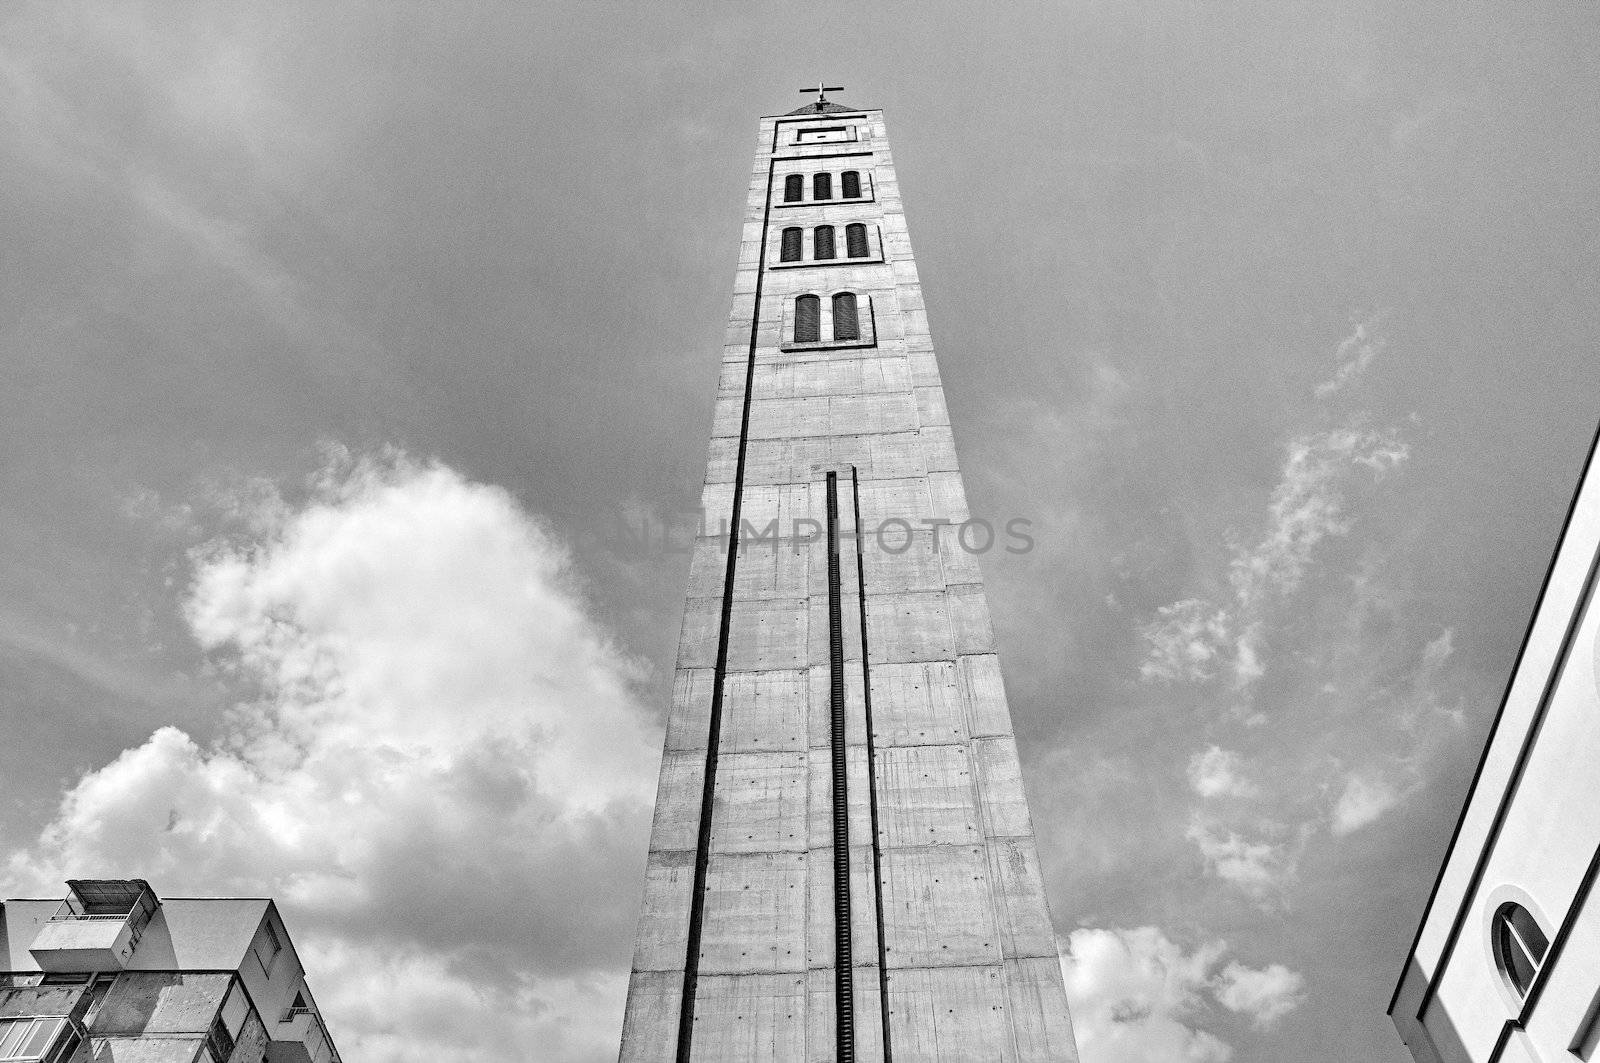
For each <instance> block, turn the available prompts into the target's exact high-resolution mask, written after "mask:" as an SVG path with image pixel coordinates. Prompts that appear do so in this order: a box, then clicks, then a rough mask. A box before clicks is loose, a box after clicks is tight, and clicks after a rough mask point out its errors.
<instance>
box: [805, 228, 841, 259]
mask: <svg viewBox="0 0 1600 1063" xmlns="http://www.w3.org/2000/svg"><path fill="white" fill-rule="evenodd" d="M834 234H835V229H834V227H833V226H832V225H818V226H817V227H816V228H814V229H812V230H811V261H813V262H833V261H835V260H836V259H838V257H839V242H838V241H837V240H836V239H834ZM824 242H826V243H827V253H826V254H824V253H823V243H824Z"/></svg>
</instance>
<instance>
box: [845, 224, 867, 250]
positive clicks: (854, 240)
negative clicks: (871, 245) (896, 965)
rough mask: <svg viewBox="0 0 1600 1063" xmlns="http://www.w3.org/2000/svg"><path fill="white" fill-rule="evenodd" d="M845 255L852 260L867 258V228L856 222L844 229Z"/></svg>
mask: <svg viewBox="0 0 1600 1063" xmlns="http://www.w3.org/2000/svg"><path fill="white" fill-rule="evenodd" d="M844 253H845V254H847V255H849V256H850V257H851V258H866V257H867V254H868V251H867V227H866V226H865V225H862V224H861V223H860V222H855V223H852V224H850V225H846V226H845V227H844Z"/></svg>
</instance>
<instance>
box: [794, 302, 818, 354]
mask: <svg viewBox="0 0 1600 1063" xmlns="http://www.w3.org/2000/svg"><path fill="white" fill-rule="evenodd" d="M821 339H822V300H821V299H819V298H817V297H816V296H815V295H802V296H801V297H800V298H798V299H796V300H795V301H794V341H795V342H796V343H817V342H820V341H821Z"/></svg>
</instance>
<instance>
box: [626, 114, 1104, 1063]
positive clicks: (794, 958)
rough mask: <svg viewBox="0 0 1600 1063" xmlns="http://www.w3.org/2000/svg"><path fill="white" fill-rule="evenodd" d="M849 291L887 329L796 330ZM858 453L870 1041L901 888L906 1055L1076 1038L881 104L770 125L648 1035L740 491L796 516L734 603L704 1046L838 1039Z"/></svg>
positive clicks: (667, 1010)
mask: <svg viewBox="0 0 1600 1063" xmlns="http://www.w3.org/2000/svg"><path fill="white" fill-rule="evenodd" d="M819 121H820V123H821V124H827V125H835V124H850V125H853V126H855V127H856V130H857V138H856V139H855V140H853V141H849V142H843V143H835V144H822V145H807V146H797V145H795V144H793V143H792V130H793V129H795V128H796V127H797V126H799V125H815V124H818V122H819ZM847 169H855V170H858V171H860V172H861V173H862V175H863V184H864V189H863V191H864V193H866V194H865V195H864V196H863V197H862V198H861V199H860V200H857V201H850V202H843V203H841V202H821V203H819V202H809V201H808V202H805V203H802V204H798V205H795V204H784V203H782V195H783V177H784V175H786V174H788V173H802V174H805V175H807V181H806V186H807V195H808V198H809V195H810V175H811V174H813V173H815V172H817V171H819V170H827V171H830V172H832V173H834V174H835V181H834V190H835V194H836V195H837V194H838V192H839V181H838V178H837V175H838V174H839V173H840V172H842V171H844V170H847ZM769 189H770V200H769ZM852 222H861V223H863V224H866V225H867V226H868V227H869V230H870V231H871V233H872V237H871V244H872V252H873V257H872V258H869V259H868V260H859V259H858V260H850V259H848V258H844V257H842V256H843V255H844V250H845V249H844V243H843V230H844V226H845V225H847V224H849V223H852ZM819 224H831V225H834V226H836V227H837V229H838V233H839V254H840V256H841V257H840V258H838V259H836V260H833V261H832V262H821V263H819V262H808V263H805V264H803V265H801V266H798V267H796V266H794V265H793V264H786V266H785V268H781V269H775V268H770V267H771V264H772V263H775V262H776V256H777V250H776V245H777V240H778V234H779V233H780V232H781V230H782V229H784V228H786V227H790V226H798V227H801V228H804V229H806V230H807V253H808V255H809V236H810V230H811V229H812V228H814V227H815V226H816V225H819ZM769 230H770V233H769V235H768V239H767V243H766V249H765V251H763V246H762V244H763V235H764V233H768V232H769ZM880 250H881V260H874V259H877V258H878V257H879V252H880ZM764 264H765V266H766V267H767V268H763V267H764ZM758 281H759V289H760V298H759V303H758V300H757V288H758ZM842 290H849V291H852V292H855V293H857V295H858V306H859V309H860V312H861V313H862V314H863V316H865V315H866V314H867V312H868V308H869V306H870V312H871V322H870V324H871V325H872V326H873V327H872V328H870V329H869V328H865V327H864V328H863V334H862V338H861V339H860V340H858V341H843V342H833V341H831V332H830V331H829V330H828V329H827V325H828V321H827V320H826V318H825V320H824V322H823V324H824V331H823V335H822V341H821V342H819V343H816V344H796V343H794V342H793V341H794V331H793V324H792V317H793V314H792V308H793V301H794V299H795V297H796V296H798V295H800V294H805V293H812V294H817V295H819V296H821V297H822V299H823V303H824V306H825V308H826V307H827V306H828V305H829V297H830V296H831V294H832V293H835V292H838V291H842ZM863 324H864V325H866V324H868V323H867V322H863ZM752 332H753V334H754V337H755V350H754V358H753V365H752V360H751V339H752ZM747 399H748V411H749V421H748V425H745V424H744V421H743V418H744V414H745V410H746V407H747ZM741 450H742V452H743V456H744V468H743V476H742V478H741V477H740V476H739V474H738V470H739V456H740V453H741ZM852 468H853V469H854V471H855V475H856V476H857V477H859V481H860V491H859V498H857V496H856V495H855V494H854V493H853V492H852V489H851V484H852ZM829 471H834V472H836V473H837V474H838V475H839V478H840V479H839V501H840V507H841V512H840V515H839V516H840V522H841V529H842V533H843V536H844V538H843V546H844V550H843V553H842V556H841V576H842V580H841V584H842V591H843V594H842V596H841V605H842V611H841V619H842V621H843V629H844V630H843V634H844V651H845V659H846V667H845V695H846V705H847V727H846V736H847V747H848V748H847V753H848V756H847V763H848V771H847V777H848V800H849V803H850V808H849V837H850V846H851V847H850V858H849V868H850V882H851V888H850V897H851V909H852V919H851V933H852V938H853V955H852V959H853V963H852V967H853V971H852V974H853V980H854V983H855V994H854V1001H855V1029H856V1042H857V1058H858V1059H879V1058H882V1044H881V1042H882V1036H881V1030H882V1028H883V1019H884V1016H883V1013H882V1010H881V995H880V989H879V987H880V982H879V947H878V946H879V927H878V923H877V908H878V896H877V894H878V893H879V892H880V891H881V900H882V909H883V917H884V926H883V935H882V939H883V945H884V952H885V954H886V956H887V961H888V962H887V969H888V973H889V977H888V983H887V984H888V1002H889V1004H888V1009H889V1015H888V1020H889V1022H888V1025H889V1028H890V1036H891V1039H892V1042H893V1052H894V1057H895V1059H896V1060H901V1061H907V1063H910V1061H921V1060H968V1059H983V1060H1017V1061H1023V1060H1027V1061H1034V1060H1039V1061H1044V1060H1051V1061H1057V1060H1072V1059H1075V1058H1076V1052H1075V1048H1074V1045H1073V1040H1072V1032H1071V1024H1070V1020H1069V1019H1068V1016H1067V1008H1066V1000H1065V994H1064V992H1063V989H1062V984H1061V974H1060V968H1059V963H1058V959H1057V956H1056V950H1055V943H1054V937H1053V935H1052V933H1051V928H1050V921H1049V916H1048V913H1047V911H1046V908H1045V900H1044V891H1043V885H1042V881H1041V878H1040V873H1039V861H1038V856H1037V854H1036V852H1035V850H1034V842H1033V834H1032V828H1031V825H1030V823H1029V821H1028V814H1027V807H1026V802H1025V800H1024V798H1023V795H1022V789H1021V782H1020V772H1019V770H1018V766H1017V756H1016V749H1015V744H1014V741H1013V739H1012V737H1011V727H1010V716H1009V712H1008V710H1007V708H1006V704H1005V693H1004V688H1003V686H1002V683H1001V680H1000V670H999V664H998V661H997V658H996V657H995V647H994V642H993V635H992V631H991V629H990V625H989V619H988V612H987V606H986V603H985V601H984V594H983V586H982V581H981V576H980V575H979V572H978V568H977V565H976V563H975V561H974V559H973V557H972V556H971V555H970V554H967V553H966V552H964V551H962V550H961V549H960V548H959V547H958V546H957V545H956V543H955V537H954V535H953V534H951V533H950V532H948V531H947V532H946V533H945V534H944V537H943V539H942V541H941V542H940V543H939V544H938V546H937V548H936V547H935V544H934V542H933V539H932V536H931V534H930V533H929V531H928V529H927V527H926V526H925V525H924V524H923V523H922V522H923V521H924V520H926V519H945V520H952V521H956V522H960V521H962V520H964V519H966V517H967V516H968V514H967V512H966V503H965V497H964V492H963V490H962V486H961V478H960V473H959V471H958V468H957V463H956V459H955V448H954V442H953V438H952V435H951V430H950V425H949V419H948V415H947V414H946V412H945V404H944V399H943V394H942V391H941V387H940V381H939V373H938V367H937V364H936V362H935V360H934V355H933V345H932V341H931V338H930V335H929V331H928V321H927V315H926V312H925V310H924V306H923V301H922V292H921V286H920V283H919V281H918V278H917V271H916V265H915V262H914V261H913V259H912V253H911V245H910V241H909V237H908V235H907V232H906V223H905V215H904V211H903V208H902V206H901V202H900V192H899V184H898V181H897V180H896V177H895V173H894V166H893V160H892V157H891V155H890V152H889V145H888V140H887V137H886V135H885V129H884V124H883V116H882V114H881V112H876V111H868V112H860V113H855V116H854V117H850V116H848V115H847V116H840V115H827V116H823V117H822V118H820V120H819V119H818V118H817V117H815V116H813V117H809V118H802V119H796V118H779V119H772V118H769V119H765V120H763V122H762V125H761V132H760V138H759V146H758V151H757V155H756V159H755V165H754V168H753V170H752V178H751V187H750V195H749V199H748V201H747V203H746V211H745V226H744V233H743V239H742V244H741V249H740V264H739V270H738V273H737V276H736V281H735V293H734V305H733V310H732V313H731V315H730V321H729V326H728V331H727V337H726V346H725V348H724V352H723V363H722V374H721V381H720V384H719V390H718V397H717V407H716V415H715V419H714V424H713V438H712V440H711V444H710V453H709V458H708V462H707V475H706V486H705V490H704V495H703V504H704V507H705V511H706V524H707V529H706V530H707V531H708V532H709V534H707V535H705V536H702V537H701V538H700V539H699V540H698V541H697V544H696V548H695V551H694V556H693V560H692V565H691V576H690V589H689V600H688V602H687V604H686V607H685V612H684V623H683V629H682V636H681V640H680V645H679V657H678V674H677V681H676V686H675V694H674V704H673V707H672V713H671V717H670V721H669V725H668V733H667V741H666V749H665V755H664V758H663V762H662V768H661V780H660V791H659V794H658V798H657V805H656V815H655V824H654V828H653V833H652V840H651V849H650V856H649V861H648V868H647V872H646V889H645V902H644V911H643V914H642V916H641V920H640V925H639V933H638V938H637V946H636V950H635V955H634V965H633V967H634V969H633V975H632V981H631V985H630V992H629V999H628V1009H627V1015H626V1019H625V1025H624V1031H623V1044H622V1054H621V1058H622V1059H623V1060H624V1061H629V1063H633V1061H645V1060H670V1059H674V1058H675V1054H676V1047H677V1039H678V1021H679V1014H680V1009H681V1005H682V997H681V994H682V990H683V986H684V982H685V978H684V966H685V956H686V949H687V941H688V930H689V923H690V908H691V895H692V887H693V882H694V878H695V864H696V858H697V851H698V845H697V841H698V839H697V833H698V831H699V829H700V825H701V814H702V808H701V805H702V801H701V794H702V788H703V785H704V777H705V775H704V773H705V768H706V763H707V750H706V741H707V733H708V725H709V720H710V717H711V702H712V698H713V694H714V692H715V687H716V684H717V680H718V671H717V664H718V650H719V642H720V638H719V636H720V629H721V623H722V618H723V610H724V604H725V598H724V582H725V578H726V562H727V554H726V550H727V546H728V544H727V543H726V541H724V540H719V539H718V538H717V537H716V533H717V532H718V531H719V530H720V529H723V528H726V527H727V526H728V522H729V521H730V520H731V516H732V510H733V505H734V499H735V497H736V495H737V497H738V498H739V500H740V504H741V509H740V517H741V521H742V522H748V524H749V525H750V526H751V527H752V528H755V529H766V528H767V527H768V525H769V522H772V521H775V522H776V525H775V526H774V527H773V531H772V536H773V537H772V538H771V539H768V540H765V541H762V542H759V543H754V544H747V546H746V548H745V550H744V552H742V553H741V554H740V555H739V557H738V559H737V564H736V566H735V570H734V585H733V588H732V593H731V595H729V596H728V598H727V600H726V601H727V604H728V605H729V607H730V612H729V632H728V641H727V647H726V662H725V667H724V668H723V671H722V687H723V704H722V716H721V722H720V738H719V741H718V744H717V751H716V772H717V786H716V794H715V799H714V801H713V803H712V809H711V821H710V844H709V847H708V850H707V852H706V853H705V854H704V858H705V861H706V871H705V893H704V901H703V904H704V921H703V927H702V933H701V938H700V942H699V950H698V961H699V972H698V980H697V982H696V989H697V992H696V1000H695V1004H694V1035H693V1053H692V1058H693V1059H694V1060H696V1061H707V1063H709V1061H712V1060H728V1061H735V1060H737V1061H739V1063H746V1061H753V1060H802V1059H804V1060H828V1059H833V1058H835V1056H834V1052H835V1029H834V1021H835V1020H834V1009H835V988H836V984H837V971H836V970H835V964H834V956H835V942H834V934H835V931H834V899H833V876H834V870H833V842H832V801H833V790H832V775H831V769H832V754H831V750H830V747H829V742H830V731H831V725H830V701H829V678H830V667H829V657H828V653H829V619H828V604H829V598H828V587H827V552H826V544H825V543H824V542H823V540H822V539H821V537H820V536H819V535H817V534H816V531H817V530H820V528H821V527H822V524H823V521H824V519H825V506H824V481H825V476H826V473H827V472H829ZM857 501H859V505H860V509H861V516H862V524H863V529H862V540H861V541H862V544H863V559H862V566H863V567H864V569H865V572H864V575H865V585H866V599H867V600H866V615H867V633H866V634H867V646H868V651H867V660H866V661H865V662H863V660H862V639H861V631H860V614H861V610H860V602H859V598H858V595H857V587H858V579H857V577H858V573H857V562H856V550H855V538H854V536H855V535H856V531H857V530H856V528H855V524H854V519H853V509H854V506H855V504H856V502H857ZM898 520H903V521H906V522H908V523H909V524H910V525H911V527H912V528H914V529H915V530H916V535H915V538H914V540H913V541H912V543H911V545H910V548H908V549H904V550H902V549H901V546H902V545H903V544H902V542H901V539H900V536H902V535H903V532H902V531H901V530H900V529H899V526H891V529H890V533H889V534H888V535H887V536H886V537H885V538H883V539H880V538H879V536H878V535H877V534H876V532H877V530H878V529H879V528H880V526H882V525H883V523H884V522H885V521H898ZM869 691H870V695H871V709H872V714H873V716H872V718H873V727H872V730H873V736H872V738H873V746H874V748H875V755H874V756H873V758H872V760H871V762H870V766H869V759H868V755H867V747H868V734H867V723H866V712H867V701H868V699H867V695H868V693H869ZM874 776H875V778H876V788H875V790H874V788H873V787H872V786H871V785H870V780H871V779H872V777H874ZM873 792H875V793H876V796H877V800H878V805H879V807H878V833H877V835H876V839H875V837H874V833H873V829H872V821H871V816H870V807H869V800H868V798H869V794H870V793H873ZM874 840H876V842H877V853H876V858H875V854H874V849H873V842H874ZM875 863H876V864H877V865H880V866H881V879H879V881H877V882H876V883H875V879H876V878H878V875H877V872H876V870H875ZM875 885H877V887H878V889H876V890H875V888H874V887H875Z"/></svg>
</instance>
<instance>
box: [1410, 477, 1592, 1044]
mask: <svg viewBox="0 0 1600 1063" xmlns="http://www.w3.org/2000/svg"><path fill="white" fill-rule="evenodd" d="M1597 559H1600V471H1597V468H1596V466H1595V464H1594V462H1593V459H1592V455H1591V459H1590V461H1589V463H1588V464H1587V467H1586V470H1585V474H1584V482H1583V484H1582V489H1581V492H1580V494H1579V496H1578V498H1577V501H1576V503H1575V505H1574V508H1573V511H1572V513H1571V516H1570V519H1569V522H1568V524H1567V526H1566V528H1565V531H1564V534H1563V536H1562V540H1561V543H1560V546H1559V547H1558V551H1557V554H1556V557H1555V560H1554V562H1553V564H1552V567H1551V570H1550V574H1549V579H1548V583H1547V586H1546V588H1545V591H1544V593H1543V596H1542V598H1541V600H1540V602H1539V605H1538V607H1537V611H1536V613H1535V617H1534V620H1533V623H1532V625H1531V626H1530V628H1529V632H1528V638H1527V641H1526V644H1525V646H1524V648H1523V653H1522V656H1521V658H1520V660H1519V664H1518V666H1517V669H1516V672H1515V674H1514V675H1513V676H1512V679H1511V683H1510V686H1509V688H1508V693H1507V696H1506V699H1505V703H1504V706H1503V708H1502V709H1501V714H1500V717H1499V719H1498V720H1497V722H1496V724H1495V728H1494V730H1493V732H1492V734H1491V736H1490V739H1489V742H1488V746H1487V748H1486V750H1485V753H1484V757H1483V761H1482V764H1481V765H1480V768H1479V771H1478V775H1477V777H1476V781H1475V782H1474V784H1473V788H1472V791H1471V794H1470V796H1469V798H1468V802H1467V806H1466V808H1465V810H1464V812H1463V816H1462V820H1461V827H1460V831H1459V833H1458V835H1457V838H1456V840H1455V842H1454V843H1453V845H1452V846H1451V849H1450V852H1449V854H1448V856H1447V857H1446V860H1445V864H1444V867H1443V869H1442V871H1441V874H1440V878H1439V883H1438V887H1437V891H1436V894H1435V896H1434V898H1433V900H1432V901H1431V903H1430V905H1429V907H1428V910H1427V912H1426V914H1425V916H1424V919H1423V924H1422V926H1421V928H1420V930H1419V932H1418V937H1417V941H1416V944H1415V947H1414V949H1413V952H1412V955H1411V956H1410V957H1409V959H1408V962H1407V967H1406V971H1405V974H1404V976H1403V978H1402V983H1401V986H1400V988H1399V990H1398V991H1397V995H1396V1000H1395V1004H1394V1006H1393V1008H1392V1009H1391V1013H1392V1014H1393V1016H1394V1019H1395V1024H1396V1026H1397V1028H1398V1029H1399V1030H1400V1034H1401V1037H1402V1039H1403V1040H1405V1041H1406V1042H1407V1043H1408V1044H1409V1045H1411V1046H1412V1049H1413V1054H1414V1055H1415V1056H1416V1058H1417V1059H1419V1060H1422V1061H1425V1063H1435V1061H1438V1063H1464V1061H1469V1060H1470V1061H1485V1060H1491V1059H1496V1060H1512V1059H1528V1060H1537V1059H1546V1060H1556V1059H1569V1060H1570V1059H1600V1053H1596V1052H1595V1051H1593V1050H1586V1051H1581V1052H1578V1053H1571V1052H1569V1051H1568V1049H1569V1045H1570V1044H1571V1043H1572V1040H1573V1037H1574V1033H1575V1031H1577V1029H1578V1027H1579V1024H1580V1022H1581V1021H1582V1020H1583V1017H1584V1015H1585V1014H1586V1012H1588V1010H1589V1008H1590V1007H1591V1005H1592V1004H1594V1003H1595V1002H1596V1001H1597V1000H1600V910H1597V905H1596V901H1595V899H1594V897H1593V894H1592V893H1591V889H1592V886H1593V884H1594V881H1595V878H1596V873H1597V871H1600V777H1597V775H1596V772H1595V765H1596V763H1597V761H1600V669H1597V666H1596V655H1597V652H1600V613H1597V612H1596V610H1595V609H1594V608H1593V598H1594V582H1595V571H1596V569H1595V566H1596V562H1597ZM1511 901H1514V902H1516V903H1519V904H1521V905H1522V906H1523V907H1525V908H1527V909H1528V910H1529V911H1530V912H1532V913H1533V914H1534V916H1535V918H1536V919H1537V920H1538V922H1539V923H1540V926H1541V928H1542V929H1543V931H1544V933H1545V935H1546V937H1547V938H1548V939H1549V940H1550V942H1551V945H1550V950H1549V952H1548V953H1547V955H1546V960H1545V962H1544V965H1543V967H1542V968H1541V970H1540V972H1539V975H1538V976H1537V977H1536V978H1535V980H1534V983H1533V986H1532V988H1531V989H1530V990H1529V992H1528V994H1527V996H1526V997H1525V998H1524V996H1522V995H1521V994H1519V992H1518V991H1517V989H1516V988H1515V987H1514V986H1513V985H1512V984H1511V983H1510V981H1509V980H1508V979H1507V978H1506V977H1505V975H1504V974H1503V973H1502V971H1501V970H1500V966H1499V964H1498V962H1497V960H1496V957H1495V953H1494V948H1493V944H1492V938H1491V926H1492V918H1493V915H1494V913H1495V911H1496V910H1497V909H1498V908H1499V907H1500V906H1501V905H1502V904H1504V903H1506V902H1511Z"/></svg>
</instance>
